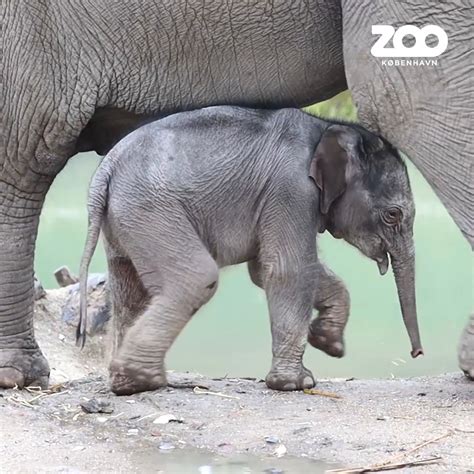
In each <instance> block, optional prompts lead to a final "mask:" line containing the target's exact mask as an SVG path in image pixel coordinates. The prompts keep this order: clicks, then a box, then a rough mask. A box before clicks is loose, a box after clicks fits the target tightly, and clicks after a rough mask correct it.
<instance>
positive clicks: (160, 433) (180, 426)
mask: <svg viewBox="0 0 474 474" xmlns="http://www.w3.org/2000/svg"><path fill="white" fill-rule="evenodd" d="M66 299H67V292H66V290H55V291H52V292H48V296H47V298H46V299H43V300H40V301H39V302H38V305H37V311H36V321H35V324H36V327H37V336H38V339H39V342H40V344H41V346H42V348H43V349H44V352H45V353H46V355H47V357H48V359H49V361H50V363H51V366H52V383H53V384H56V385H53V387H52V389H51V390H49V391H43V392H40V391H38V392H36V391H34V390H31V391H26V390H23V391H19V390H7V391H3V392H0V418H1V426H2V432H1V444H0V459H1V468H0V471H1V472H17V471H19V470H21V471H23V472H74V473H75V472H166V473H168V472H173V473H174V472H177V473H178V472H179V473H181V472H200V473H203V474H205V473H210V472H212V473H214V472H226V473H230V472H262V471H264V470H265V467H266V466H267V468H266V471H265V472H273V473H277V472H324V469H335V468H337V467H344V468H356V467H359V468H361V467H368V466H373V465H375V464H380V463H385V462H395V463H399V462H407V461H415V460H422V459H432V458H436V462H434V463H433V464H429V465H424V466H417V467H413V468H404V469H402V470H401V471H399V472H408V471H410V472H412V471H413V472H417V473H418V472H420V473H423V472H429V473H432V472H474V383H472V382H469V381H467V379H465V378H464V377H463V376H462V375H461V374H447V375H442V376H437V377H421V378H413V379H407V380H341V379H333V380H320V381H318V384H317V389H318V390H319V391H321V392H322V394H321V393H318V394H306V393H302V392H293V393H282V392H275V391H271V390H269V389H267V388H266V386H265V384H264V383H263V382H262V381H259V380H254V379H209V378H206V377H203V376H201V375H198V374H175V373H171V374H170V375H169V380H170V382H171V383H173V384H174V385H175V386H174V387H168V388H166V389H162V390H159V391H155V392H148V393H142V394H137V395H133V396H128V397H116V396H115V395H113V394H112V393H110V392H109V390H108V386H107V379H106V376H105V372H104V367H105V360H106V350H105V349H104V340H105V339H106V337H105V336H100V335H98V336H95V337H94V338H92V339H93V342H92V343H89V344H88V346H89V349H88V352H86V353H84V352H82V353H80V352H78V351H77V350H76V348H75V347H74V345H73V337H72V334H73V327H72V326H71V325H67V324H65V323H63V322H61V320H60V318H59V317H58V314H60V312H61V311H62V308H63V306H64V303H65V301H66ZM90 373H92V374H93V375H91V374H90ZM179 386H180V387H179ZM91 400H92V402H91ZM87 402H88V403H87ZM94 402H96V403H95V406H93V405H94ZM81 403H82V404H85V405H86V408H88V409H89V410H92V411H96V410H98V409H99V410H101V411H105V412H106V413H101V412H98V413H86V412H85V411H84V408H82V407H81ZM107 404H109V405H107ZM424 443H426V444H424ZM423 444H424V445H423ZM170 453H171V454H170ZM242 455H246V456H250V457H248V458H244V459H247V460H248V459H254V460H262V459H263V460H265V461H264V462H263V461H259V462H258V463H255V462H254V463H253V466H254V467H255V469H249V468H248V467H246V468H242V470H239V469H233V468H230V467H229V464H227V465H226V466H227V467H226V468H225V469H224V468H223V469H222V470H219V469H214V470H210V469H211V468H210V467H209V466H208V464H209V462H208V460H209V459H211V458H212V459H213V460H215V459H220V460H224V461H223V462H224V464H225V462H226V460H227V461H229V460H231V461H232V460H234V461H235V463H236V464H235V465H234V468H235V466H238V465H239V464H238V461H237V460H238V459H239V456H242ZM213 456H214V457H213ZM215 456H218V457H217V458H216V457H215ZM311 459H315V460H318V461H323V462H325V463H327V464H326V465H325V466H323V465H321V464H316V463H312V462H311V461H310V460H311ZM272 460H274V462H273V461H272ZM188 462H189V464H188ZM249 463H250V465H252V463H251V462H250V461H249ZM249 463H247V464H246V465H248V464H249ZM285 463H286V464H285ZM196 466H201V467H200V468H199V469H197V468H196ZM242 466H243V464H242ZM204 468H205V469H204ZM206 469H207V470H206ZM354 472H356V471H354ZM357 472H362V471H361V470H359V471H357ZM366 472H367V471H366Z"/></svg>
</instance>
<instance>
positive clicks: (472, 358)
mask: <svg viewBox="0 0 474 474" xmlns="http://www.w3.org/2000/svg"><path fill="white" fill-rule="evenodd" d="M458 360H459V367H460V369H461V370H462V371H463V372H464V374H465V375H466V377H468V378H469V379H471V380H474V313H472V314H471V316H470V318H469V321H468V322H467V325H466V327H465V328H464V331H463V333H462V335H461V339H460V341H459V346H458Z"/></svg>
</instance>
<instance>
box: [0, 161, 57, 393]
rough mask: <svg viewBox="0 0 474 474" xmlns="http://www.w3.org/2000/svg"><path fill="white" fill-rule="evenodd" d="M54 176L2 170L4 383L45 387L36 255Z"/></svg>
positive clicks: (8, 166) (0, 356) (0, 377)
mask: <svg viewBox="0 0 474 474" xmlns="http://www.w3.org/2000/svg"><path fill="white" fill-rule="evenodd" d="M51 182H52V177H50V176H47V175H40V174H37V173H34V172H33V171H28V172H26V173H25V172H22V173H19V172H18V170H16V169H15V168H14V166H13V164H12V163H11V162H7V160H5V161H4V166H3V169H2V171H1V175H0V387H3V388H8V387H14V386H16V385H17V386H19V387H23V386H26V385H39V386H42V387H45V386H46V385H47V383H48V377H49V366H48V363H47V361H46V359H45V357H44V356H43V354H42V353H41V350H40V349H39V347H38V344H37V342H36V340H35V336H34V330H33V301H34V299H33V295H34V283H33V259H34V248H35V240H36V234H37V230H38V222H39V215H40V212H41V207H42V205H43V201H44V198H45V196H46V192H47V190H48V188H49V186H50V184H51Z"/></svg>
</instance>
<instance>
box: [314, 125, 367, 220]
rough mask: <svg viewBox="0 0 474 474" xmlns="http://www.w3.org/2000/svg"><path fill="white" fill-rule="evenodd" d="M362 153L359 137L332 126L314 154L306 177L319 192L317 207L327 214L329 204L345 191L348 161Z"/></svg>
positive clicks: (325, 133) (355, 132)
mask: <svg viewBox="0 0 474 474" xmlns="http://www.w3.org/2000/svg"><path fill="white" fill-rule="evenodd" d="M360 150H363V147H362V138H361V136H360V134H359V133H358V132H357V131H356V130H354V129H353V128H351V127H348V126H344V125H331V126H330V127H328V128H327V129H326V130H325V131H324V133H323V135H322V137H321V140H320V141H319V143H318V145H317V146H316V149H315V151H314V153H313V158H312V160H311V165H310V168H309V176H310V177H311V178H312V179H313V180H314V182H315V183H316V186H317V187H318V189H319V191H320V197H319V207H320V211H321V213H322V214H327V213H328V212H329V208H330V207H331V205H332V203H333V202H334V201H335V200H336V199H337V198H338V197H340V196H341V195H342V194H343V193H344V191H345V190H346V187H347V177H348V168H349V167H350V162H351V159H353V158H354V157H356V155H357V154H358V153H360V152H361V151H360Z"/></svg>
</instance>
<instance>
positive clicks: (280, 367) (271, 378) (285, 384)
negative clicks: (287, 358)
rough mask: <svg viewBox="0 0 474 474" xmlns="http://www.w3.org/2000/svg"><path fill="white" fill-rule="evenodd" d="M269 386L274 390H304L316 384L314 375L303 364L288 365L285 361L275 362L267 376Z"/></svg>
mask: <svg viewBox="0 0 474 474" xmlns="http://www.w3.org/2000/svg"><path fill="white" fill-rule="evenodd" d="M265 383H266V384H267V387H268V388H271V389H273V390H283V391H289V390H304V389H305V388H312V387H314V385H315V381H314V377H313V374H312V373H311V371H309V370H308V369H307V368H306V367H304V366H303V364H300V365H299V367H297V368H291V367H288V366H287V365H286V364H285V363H284V361H282V362H279V363H277V364H276V363H275V362H274V363H273V367H272V369H271V370H270V372H269V373H268V375H267V377H266V378H265Z"/></svg>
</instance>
